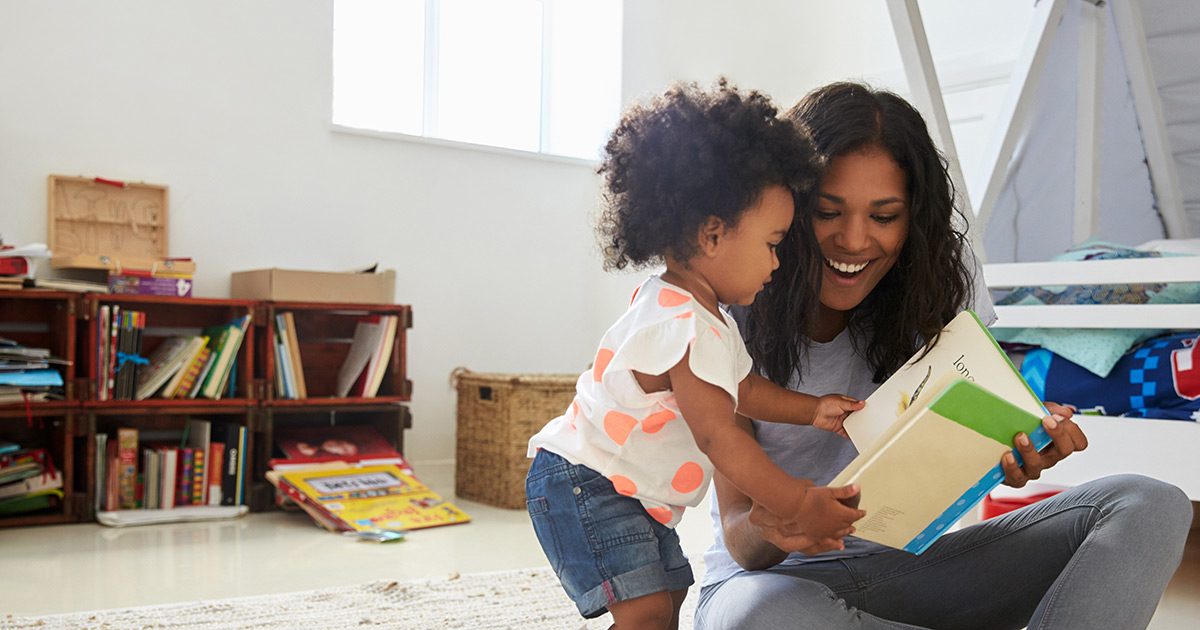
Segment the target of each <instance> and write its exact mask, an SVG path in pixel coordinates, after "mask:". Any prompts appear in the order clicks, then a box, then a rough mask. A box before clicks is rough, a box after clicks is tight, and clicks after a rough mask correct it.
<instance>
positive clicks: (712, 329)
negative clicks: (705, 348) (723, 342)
mask: <svg viewBox="0 0 1200 630" xmlns="http://www.w3.org/2000/svg"><path fill="white" fill-rule="evenodd" d="M708 329H709V330H711V331H713V334H714V335H716V336H717V339H720V338H721V331H719V330H717V327H716V326H709V327H708Z"/></svg>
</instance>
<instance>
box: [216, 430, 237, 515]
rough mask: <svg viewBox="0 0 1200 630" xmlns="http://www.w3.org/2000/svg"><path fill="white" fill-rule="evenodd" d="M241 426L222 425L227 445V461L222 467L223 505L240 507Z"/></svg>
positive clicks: (223, 439)
mask: <svg viewBox="0 0 1200 630" xmlns="http://www.w3.org/2000/svg"><path fill="white" fill-rule="evenodd" d="M239 429H241V425H236V424H226V425H222V426H221V428H220V430H221V432H222V434H223V435H222V442H224V443H225V461H224V462H223V464H222V466H221V505H238V503H237V476H238V461H239V460H240V459H241V457H242V447H241V443H240V440H239V437H238V435H239V433H240V431H239Z"/></svg>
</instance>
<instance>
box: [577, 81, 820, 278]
mask: <svg viewBox="0 0 1200 630" xmlns="http://www.w3.org/2000/svg"><path fill="white" fill-rule="evenodd" d="M814 155H815V154H814V151H813V149H812V143H811V142H810V141H809V140H808V138H807V136H805V135H804V133H803V132H802V131H800V129H799V128H798V127H797V126H795V125H794V124H793V123H792V122H790V121H788V120H784V119H781V118H779V117H778V116H777V109H776V108H775V106H774V105H773V104H772V103H771V101H770V99H769V98H768V97H767V96H766V95H764V94H761V93H759V92H757V91H751V92H749V93H746V94H742V93H741V92H739V91H738V89H737V88H736V87H735V86H732V85H730V84H729V83H728V81H727V80H725V79H724V78H721V79H720V80H719V81H718V82H717V84H716V86H715V88H714V89H712V90H709V91H704V90H701V89H700V88H699V87H698V86H697V85H696V84H695V83H686V84H685V83H676V84H674V85H672V86H671V88H670V89H669V90H668V91H667V92H666V93H665V94H663V95H662V96H659V97H656V98H654V99H652V100H651V101H649V102H647V103H643V104H639V105H635V106H633V107H631V108H630V109H629V110H627V111H626V113H625V115H624V116H623V117H622V119H621V121H620V123H618V125H617V128H616V130H615V131H614V132H613V134H612V137H611V138H610V139H609V141H608V144H607V145H606V146H605V156H604V161H603V162H602V163H601V164H600V167H599V168H598V169H597V172H598V173H600V174H601V175H604V176H605V179H606V184H607V188H606V191H605V194H604V201H605V207H604V210H603V211H602V212H601V214H600V217H599V221H598V223H597V226H596V232H597V236H598V237H599V240H600V245H601V247H602V251H603V253H604V268H605V269H606V270H610V271H611V270H621V269H625V268H626V267H631V268H639V267H647V266H651V265H656V264H660V263H662V262H663V261H664V260H665V258H666V256H667V255H670V256H672V257H674V258H675V259H676V260H679V261H681V262H684V263H685V264H686V262H687V261H688V260H689V259H690V258H691V257H692V256H694V255H695V253H696V249H697V246H698V243H697V235H698V233H699V230H700V226H701V225H702V224H703V223H704V222H705V221H707V220H708V218H709V217H710V216H715V217H718V218H720V219H721V220H722V221H724V222H725V223H726V225H729V226H731V227H733V226H736V225H737V223H738V220H739V219H740V218H741V215H742V213H743V212H745V211H746V209H747V208H749V207H750V206H751V205H753V204H754V203H755V202H756V201H758V197H759V196H760V195H761V193H762V192H763V190H764V189H765V188H767V187H768V186H772V185H779V186H784V187H785V188H788V189H789V190H791V191H792V194H793V196H794V197H795V199H796V202H797V204H798V206H799V204H802V203H806V202H807V200H808V198H809V197H810V192H811V188H812V186H813V185H814V184H815V182H816V180H817V176H818V174H819V171H818V165H817V164H816V163H815V161H814V160H815V157H814Z"/></svg>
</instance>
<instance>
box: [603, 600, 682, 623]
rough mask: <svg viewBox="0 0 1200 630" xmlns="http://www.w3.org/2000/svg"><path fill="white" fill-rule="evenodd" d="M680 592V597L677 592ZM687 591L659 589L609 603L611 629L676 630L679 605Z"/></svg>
mask: <svg viewBox="0 0 1200 630" xmlns="http://www.w3.org/2000/svg"><path fill="white" fill-rule="evenodd" d="M677 593H678V594H680V595H679V596H678V597H677V595H676V594H677ZM686 594H687V591H686V590H683V591H673V592H670V593H668V592H667V591H659V592H657V593H651V594H649V595H643V596H641V597H635V598H633V599H627V600H625V601H623V602H616V603H615V604H609V606H608V611H609V612H611V613H612V616H613V625H612V626H610V627H609V630H675V627H676V624H678V623H679V606H680V605H682V604H683V597H682V595H686Z"/></svg>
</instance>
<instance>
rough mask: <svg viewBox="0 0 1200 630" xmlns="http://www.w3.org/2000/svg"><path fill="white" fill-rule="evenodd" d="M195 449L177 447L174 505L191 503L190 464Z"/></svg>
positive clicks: (191, 471) (191, 472)
mask: <svg viewBox="0 0 1200 630" xmlns="http://www.w3.org/2000/svg"><path fill="white" fill-rule="evenodd" d="M194 457H195V449H193V448H190V447H186V446H185V447H183V448H181V449H179V475H178V476H179V494H178V496H177V497H176V499H175V504H176V505H191V504H192V475H193V470H192V464H193V462H194Z"/></svg>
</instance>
